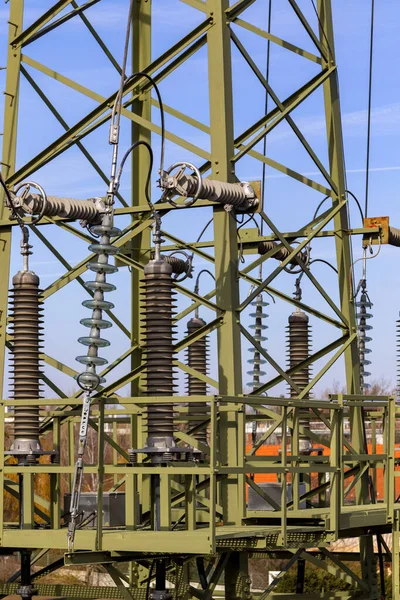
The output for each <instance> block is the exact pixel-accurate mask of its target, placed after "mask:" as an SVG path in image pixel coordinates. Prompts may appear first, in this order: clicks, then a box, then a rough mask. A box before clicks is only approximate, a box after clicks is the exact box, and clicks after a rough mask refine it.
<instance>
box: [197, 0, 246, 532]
mask: <svg viewBox="0 0 400 600" xmlns="http://www.w3.org/2000/svg"><path fill="white" fill-rule="evenodd" d="M206 5H207V12H209V13H210V14H212V16H213V19H214V25H213V27H212V28H211V29H210V30H209V31H208V33H207V40H208V72H209V95H210V98H209V102H210V130H211V164H212V177H213V179H216V180H220V181H228V182H232V181H234V169H233V165H232V162H231V159H232V157H233V154H234V138H233V104H232V71H231V48H230V32H229V27H228V25H227V22H226V15H225V10H226V9H227V8H228V6H229V2H228V0H207V3H206ZM214 240H215V277H216V290H217V294H216V300H217V304H218V305H219V306H221V307H223V309H224V310H225V311H226V312H225V316H224V323H223V325H222V326H221V327H220V328H219V329H218V379H219V392H220V394H221V395H231V396H237V395H239V394H241V393H242V372H241V370H242V369H241V353H240V330H239V325H238V314H237V312H236V308H237V306H238V305H239V285H238V249H237V233H236V221H235V219H234V217H233V215H231V214H229V213H227V212H226V211H225V210H224V209H223V207H216V208H214ZM228 349H229V351H228ZM236 419H237V417H236V413H235V412H232V413H229V412H228V413H222V414H221V447H220V451H221V456H222V461H223V463H226V464H228V463H229V465H230V466H235V465H237V464H238V455H237V443H238V442H237V440H238V435H240V434H241V432H238V431H237V427H236V425H237V423H236ZM223 488H224V489H223V499H222V502H223V506H224V523H225V524H226V525H229V524H231V525H232V524H239V523H240V519H241V517H242V507H239V506H238V497H237V478H235V477H234V478H232V479H229V481H227V482H226V484H225V485H224V486H223Z"/></svg>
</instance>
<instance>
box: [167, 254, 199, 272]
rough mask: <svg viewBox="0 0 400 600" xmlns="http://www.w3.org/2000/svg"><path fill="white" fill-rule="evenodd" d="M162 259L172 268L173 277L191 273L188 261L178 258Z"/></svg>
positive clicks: (168, 257)
mask: <svg viewBox="0 0 400 600" xmlns="http://www.w3.org/2000/svg"><path fill="white" fill-rule="evenodd" d="M163 259H164V260H165V261H166V262H167V263H168V264H169V265H171V267H172V273H173V274H174V275H183V273H186V274H187V275H188V274H189V273H190V272H191V270H192V267H191V264H190V263H189V261H187V260H183V259H182V258H178V257H177V256H163Z"/></svg>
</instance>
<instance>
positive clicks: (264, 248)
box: [258, 242, 305, 266]
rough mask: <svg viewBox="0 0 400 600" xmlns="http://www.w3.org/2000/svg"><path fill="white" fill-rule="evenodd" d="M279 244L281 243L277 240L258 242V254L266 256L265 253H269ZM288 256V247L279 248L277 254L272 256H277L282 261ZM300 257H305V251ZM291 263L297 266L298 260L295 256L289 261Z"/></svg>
mask: <svg viewBox="0 0 400 600" xmlns="http://www.w3.org/2000/svg"><path fill="white" fill-rule="evenodd" d="M278 246H279V244H278V243H277V242H260V243H259V244H258V254H260V255H261V256H264V254H267V253H268V252H270V251H271V250H273V249H274V248H277V247H278ZM288 256H289V250H288V249H287V248H280V249H279V250H277V252H275V254H274V255H273V256H272V257H271V258H275V259H276V260H279V261H281V262H282V261H283V260H285V259H286V258H287V257H288ZM298 258H300V259H301V258H303V259H305V256H304V253H300V255H299V256H298ZM303 262H305V260H303ZM289 264H290V265H293V266H296V265H298V262H297V260H296V259H295V258H292V260H291V261H290V262H289Z"/></svg>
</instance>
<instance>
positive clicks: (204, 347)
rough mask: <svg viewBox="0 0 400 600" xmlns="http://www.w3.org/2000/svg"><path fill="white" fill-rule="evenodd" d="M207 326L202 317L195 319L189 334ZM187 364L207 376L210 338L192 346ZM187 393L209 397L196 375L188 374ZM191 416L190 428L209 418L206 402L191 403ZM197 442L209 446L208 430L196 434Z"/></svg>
mask: <svg viewBox="0 0 400 600" xmlns="http://www.w3.org/2000/svg"><path fill="white" fill-rule="evenodd" d="M204 325H206V322H205V321H204V320H203V319H201V318H200V317H193V318H192V319H190V321H188V324H187V333H188V335H192V334H193V333H195V332H196V331H198V330H199V329H201V328H202V327H204ZM187 364H188V366H189V367H191V368H192V369H196V371H199V373H202V374H203V375H207V372H208V369H207V367H208V336H204V337H202V338H200V339H199V340H196V341H195V342H193V344H190V346H188V349H187ZM187 393H188V396H206V395H207V384H206V383H205V382H204V381H202V380H201V379H198V378H197V377H195V376H194V375H190V374H188V376H187ZM189 416H190V417H192V418H193V419H191V420H190V427H196V426H197V425H199V424H200V423H203V422H204V421H205V420H206V419H207V417H208V409H207V405H206V404H205V403H204V402H190V403H189ZM194 437H195V438H196V440H199V442H203V444H207V428H203V429H200V430H199V431H197V432H196V433H195V434H194Z"/></svg>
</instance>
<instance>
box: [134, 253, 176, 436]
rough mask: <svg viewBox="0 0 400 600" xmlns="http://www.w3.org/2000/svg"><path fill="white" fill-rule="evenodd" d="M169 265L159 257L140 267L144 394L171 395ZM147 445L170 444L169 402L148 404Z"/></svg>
mask: <svg viewBox="0 0 400 600" xmlns="http://www.w3.org/2000/svg"><path fill="white" fill-rule="evenodd" d="M171 274H172V267H171V265H170V264H168V263H167V262H166V261H165V260H163V259H159V260H157V259H154V260H151V261H150V262H149V263H148V264H147V265H146V266H145V269H144V281H143V291H142V292H143V296H144V304H145V317H144V319H143V321H144V352H145V362H146V388H147V394H148V396H173V394H174V388H175V385H174V379H175V378H174V368H173V354H174V348H173V340H174V338H173V329H174V326H173V321H172V318H173V314H174V313H173V309H174V295H175V292H174V289H173V281H172V278H171ZM147 419H148V421H147V424H148V440H147V444H148V445H149V446H155V445H158V443H160V444H161V445H162V443H163V441H164V442H166V444H167V445H171V444H172V438H173V432H174V411H173V404H172V403H167V404H149V406H148V412H147Z"/></svg>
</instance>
